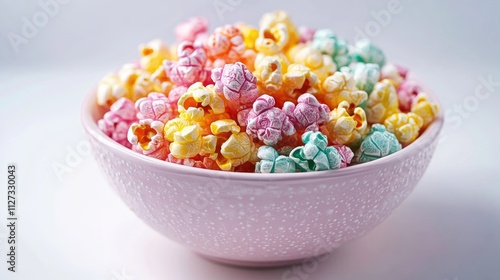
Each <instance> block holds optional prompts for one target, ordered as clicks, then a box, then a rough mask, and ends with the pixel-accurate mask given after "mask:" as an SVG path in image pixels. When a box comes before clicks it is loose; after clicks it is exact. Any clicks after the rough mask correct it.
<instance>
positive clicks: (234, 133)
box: [210, 119, 256, 170]
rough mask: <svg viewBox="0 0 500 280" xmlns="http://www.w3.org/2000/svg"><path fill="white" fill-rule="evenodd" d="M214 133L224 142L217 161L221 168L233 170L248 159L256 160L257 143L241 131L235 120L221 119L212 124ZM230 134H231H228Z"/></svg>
mask: <svg viewBox="0 0 500 280" xmlns="http://www.w3.org/2000/svg"><path fill="white" fill-rule="evenodd" d="M210 129H211V131H212V133H213V134H214V135H216V136H217V137H218V139H219V142H223V144H222V145H221V146H220V150H219V153H220V155H218V156H217V158H216V162H217V165H218V166H219V168H220V169H221V170H232V169H234V168H235V167H238V166H240V165H242V164H244V163H246V162H248V161H255V156H256V155H255V150H256V149H255V145H254V143H253V142H252V139H251V138H250V137H249V136H248V134H246V133H244V132H240V127H239V126H238V125H237V124H236V122H235V121H234V120H231V119H228V120H219V121H215V122H213V123H212V124H211V125H210ZM228 135H229V136H228Z"/></svg>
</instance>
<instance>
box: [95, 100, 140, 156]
mask: <svg viewBox="0 0 500 280" xmlns="http://www.w3.org/2000/svg"><path fill="white" fill-rule="evenodd" d="M136 114H137V111H136V110H135V107H134V103H133V102H132V101H130V100H129V99H127V98H125V97H122V98H120V99H118V100H117V101H116V102H115V103H113V105H111V107H110V109H109V111H108V112H106V113H105V114H104V116H103V118H102V119H100V120H99V121H97V126H98V127H99V129H100V130H101V131H102V132H104V133H105V134H106V135H107V136H109V137H111V139H113V140H115V141H116V142H118V143H119V144H121V145H122V146H125V147H127V148H129V149H130V148H131V147H132V145H131V144H130V143H129V142H128V140H127V133H128V129H129V126H130V125H131V124H132V123H133V122H135V121H137V117H136Z"/></svg>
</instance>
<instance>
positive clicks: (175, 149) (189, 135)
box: [164, 118, 217, 159]
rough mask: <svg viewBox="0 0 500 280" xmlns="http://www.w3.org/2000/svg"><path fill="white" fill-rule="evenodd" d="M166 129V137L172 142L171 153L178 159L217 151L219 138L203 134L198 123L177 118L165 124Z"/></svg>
mask: <svg viewBox="0 0 500 280" xmlns="http://www.w3.org/2000/svg"><path fill="white" fill-rule="evenodd" d="M164 131H165V133H164V135H165V139H166V140H167V141H169V142H170V153H171V154H172V155H173V156H174V157H176V158H178V159H188V158H192V157H195V156H197V155H201V156H203V155H209V154H213V153H214V152H215V147H216V144H217V138H216V137H215V136H213V135H206V136H202V128H201V127H200V126H199V125H198V124H196V123H192V122H190V121H187V120H183V119H181V118H176V119H173V120H170V121H168V122H167V123H166V124H165V127H164Z"/></svg>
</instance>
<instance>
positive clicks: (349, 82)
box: [323, 72, 368, 109]
mask: <svg viewBox="0 0 500 280" xmlns="http://www.w3.org/2000/svg"><path fill="white" fill-rule="evenodd" d="M323 90H324V91H325V95H324V103H325V104H326V105H328V107H330V109H333V108H337V106H338V105H339V104H340V103H341V102H342V101H347V102H348V103H349V104H350V106H352V107H357V106H359V105H360V104H361V103H363V102H364V101H365V100H366V99H367V98H368V94H367V93H366V92H365V91H362V90H358V88H356V81H355V80H354V78H353V76H352V75H351V74H349V73H342V72H335V74H333V75H332V76H329V77H328V78H326V80H325V81H324V82H323Z"/></svg>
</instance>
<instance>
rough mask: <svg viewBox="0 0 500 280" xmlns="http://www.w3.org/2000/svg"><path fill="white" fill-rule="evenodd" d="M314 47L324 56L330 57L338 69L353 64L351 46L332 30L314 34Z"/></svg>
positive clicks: (323, 30)
mask: <svg viewBox="0 0 500 280" xmlns="http://www.w3.org/2000/svg"><path fill="white" fill-rule="evenodd" d="M313 46H314V48H315V49H317V50H318V51H320V52H321V53H322V54H326V55H329V56H330V57H331V58H332V59H333V62H335V64H336V65H337V67H338V68H340V67H343V66H347V65H349V63H351V60H352V58H351V55H350V54H349V45H348V44H347V41H345V40H342V39H340V38H338V37H337V35H335V33H334V32H333V31H332V30H330V29H320V30H317V31H316V33H315V34H314V40H313Z"/></svg>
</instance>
